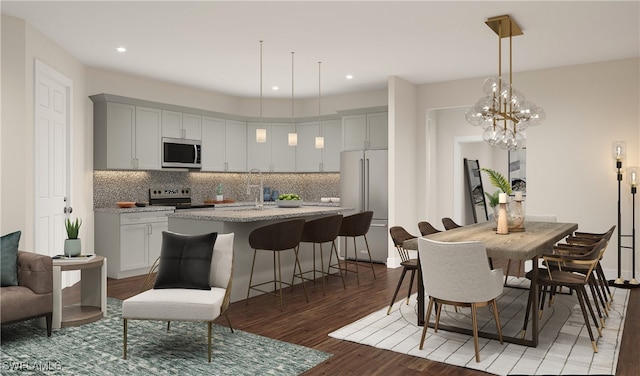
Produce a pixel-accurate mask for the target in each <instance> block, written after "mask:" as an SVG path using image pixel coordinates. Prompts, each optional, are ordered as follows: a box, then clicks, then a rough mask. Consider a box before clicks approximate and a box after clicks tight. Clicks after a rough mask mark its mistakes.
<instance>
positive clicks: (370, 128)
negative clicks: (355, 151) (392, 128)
mask: <svg viewBox="0 0 640 376" xmlns="http://www.w3.org/2000/svg"><path fill="white" fill-rule="evenodd" d="M388 124H389V115H388V114H387V113H386V112H381V113H376V114H368V115H367V140H368V147H367V148H368V149H387V148H388V144H389V141H388V140H389V135H388V131H387V129H388Z"/></svg>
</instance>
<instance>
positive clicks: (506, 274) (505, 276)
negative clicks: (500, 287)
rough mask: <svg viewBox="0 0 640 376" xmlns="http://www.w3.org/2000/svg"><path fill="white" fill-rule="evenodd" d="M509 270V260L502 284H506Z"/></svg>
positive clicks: (508, 260)
mask: <svg viewBox="0 0 640 376" xmlns="http://www.w3.org/2000/svg"><path fill="white" fill-rule="evenodd" d="M510 268H511V259H507V271H506V272H505V273H504V284H505V285H506V284H507V279H508V278H509V269H510Z"/></svg>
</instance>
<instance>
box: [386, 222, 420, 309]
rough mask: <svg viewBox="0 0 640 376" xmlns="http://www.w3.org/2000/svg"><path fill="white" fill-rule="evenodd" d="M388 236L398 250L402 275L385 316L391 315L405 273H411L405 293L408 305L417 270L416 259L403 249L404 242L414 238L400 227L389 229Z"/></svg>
mask: <svg viewBox="0 0 640 376" xmlns="http://www.w3.org/2000/svg"><path fill="white" fill-rule="evenodd" d="M389 234H390V235H391V240H393V245H395V247H396V249H397V250H398V254H399V255H400V260H401V261H400V265H401V266H402V274H401V275H400V279H399V280H398V284H397V285H396V291H395V292H394V293H393V297H392V298H391V303H389V309H388V310H387V315H388V314H390V313H391V308H392V307H393V303H395V301H396V297H397V296H398V291H400V286H401V285H402V281H403V280H404V276H405V275H406V274H407V271H411V280H410V281H409V292H408V293H407V305H409V297H410V296H411V287H412V286H413V280H414V279H415V275H416V271H417V270H418V259H412V258H410V257H409V251H408V250H406V249H404V246H403V243H404V242H405V240H409V239H415V238H416V236H414V235H411V234H410V233H408V232H407V230H405V229H404V228H403V227H401V226H393V227H391V228H390V229H389Z"/></svg>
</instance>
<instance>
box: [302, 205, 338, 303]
mask: <svg viewBox="0 0 640 376" xmlns="http://www.w3.org/2000/svg"><path fill="white" fill-rule="evenodd" d="M342 218H343V217H342V214H336V215H330V216H328V217H323V218H318V219H314V220H311V221H307V222H305V224H304V230H303V231H302V239H300V243H313V269H312V270H309V271H306V272H301V273H300V275H302V276H304V275H305V274H308V273H313V278H307V277H303V279H304V280H307V281H313V283H314V284H315V282H316V272H319V273H320V276H321V278H322V294H323V295H325V296H326V295H327V294H326V290H325V283H324V279H325V278H324V277H325V276H330V275H332V276H335V277H338V275H335V274H330V273H329V271H330V268H331V258H332V257H333V255H334V254H335V256H336V260H338V264H337V265H338V266H337V269H338V270H339V272H340V276H339V277H340V278H341V279H342V287H344V288H345V289H346V288H347V285H346V284H345V283H344V275H343V274H342V268H341V267H340V263H339V261H340V259H339V258H338V248H337V247H336V241H335V240H336V238H337V237H338V231H339V230H340V225H341V224H342ZM328 242H331V249H330V250H329V268H327V271H326V272H325V271H324V270H325V269H324V255H323V253H322V244H323V243H328ZM316 244H318V245H319V246H320V269H318V268H317V267H316ZM295 278H301V277H298V275H296V273H295V267H294V273H293V278H292V281H291V284H293V282H294V280H295Z"/></svg>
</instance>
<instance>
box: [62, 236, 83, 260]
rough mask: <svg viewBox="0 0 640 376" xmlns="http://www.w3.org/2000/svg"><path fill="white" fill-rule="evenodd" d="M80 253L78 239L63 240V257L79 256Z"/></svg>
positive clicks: (80, 247)
mask: <svg viewBox="0 0 640 376" xmlns="http://www.w3.org/2000/svg"><path fill="white" fill-rule="evenodd" d="M81 251H82V245H81V242H80V239H65V240H64V255H65V256H70V257H73V256H80V252H81Z"/></svg>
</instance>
